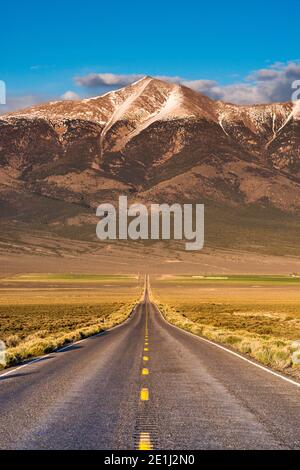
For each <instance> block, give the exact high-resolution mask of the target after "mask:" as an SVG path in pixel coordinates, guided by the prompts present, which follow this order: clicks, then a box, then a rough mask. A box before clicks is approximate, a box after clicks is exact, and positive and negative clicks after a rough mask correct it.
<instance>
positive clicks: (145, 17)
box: [0, 0, 300, 108]
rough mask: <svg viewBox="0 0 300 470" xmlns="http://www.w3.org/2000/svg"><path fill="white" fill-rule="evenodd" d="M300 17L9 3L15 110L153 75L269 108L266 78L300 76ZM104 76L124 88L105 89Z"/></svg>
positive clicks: (178, 5) (252, 10)
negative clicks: (94, 76) (89, 78)
mask: <svg viewBox="0 0 300 470" xmlns="http://www.w3.org/2000/svg"><path fill="white" fill-rule="evenodd" d="M42 5H43V6H42ZM299 17H300V3H299V2H296V1H295V0H294V1H290V0H287V1H285V2H283V1H281V2H278V1H268V0H267V1H264V2H263V1H262V0H260V1H257V0H251V1H249V2H241V1H229V2H228V1H227V2H224V1H223V2H219V1H215V2H213V1H207V0H206V1H205V2H202V1H196V0H185V1H181V2H179V1H177V0H173V1H170V0H165V1H163V0H161V1H160V2H159V1H157V0H151V2H147V3H146V2H142V1H139V2H137V1H126V2H124V1H122V2H121V1H118V0H115V1H114V2H108V1H105V2H103V1H101V0H100V1H99V0H98V1H93V0H85V1H84V2H77V3H75V2H74V3H73V2H71V1H62V0H61V1H57V0H52V1H51V2H44V3H43V4H42V3H41V2H38V1H22V2H21V1H17V2H16V1H15V2H5V3H4V4H2V5H1V30H0V39H1V49H0V50H1V56H0V80H4V81H5V82H6V85H7V93H8V101H9V103H10V104H9V106H10V107H11V108H13V107H17V106H18V105H19V106H20V105H21V104H22V105H23V104H24V105H25V104H27V101H28V104H30V101H32V102H36V101H40V100H48V99H53V98H55V99H56V98H59V97H61V96H63V95H64V94H65V93H66V92H72V93H73V94H74V96H76V95H77V96H79V97H85V96H93V95H97V94H101V93H103V92H105V91H107V90H109V89H113V88H115V87H119V86H120V85H123V83H124V80H125V83H126V82H127V81H130V80H131V78H130V77H133V78H134V76H136V75H137V76H139V75H146V74H147V75H152V76H163V77H171V78H170V79H171V80H173V81H183V82H185V83H186V84H189V83H191V84H193V85H192V86H193V87H194V88H195V89H198V90H199V91H202V92H207V94H210V95H211V96H212V97H220V98H224V99H226V98H229V99H232V100H233V101H239V100H240V101H243V97H242V98H238V95H236V94H234V93H236V92H234V90H235V89H233V88H232V87H236V86H238V85H239V86H240V87H241V86H242V87H241V88H239V89H238V91H239V96H241V94H243V93H244V91H243V90H245V97H244V101H247V100H248V101H249V102H251V101H262V100H264V98H265V99H266V100H268V101H272V100H276V99H277V95H278V92H276V93H277V95H276V93H273V92H272V93H273V95H272V93H270V91H268V92H266V91H257V90H256V88H257V86H258V85H259V86H260V83H258V82H262V81H264V82H266V81H267V80H268V81H270V80H271V74H270V77H267V73H265V75H264V77H263V79H262V80H261V79H260V78H259V74H260V71H261V70H263V71H264V70H271V71H274V74H273V75H274V77H273V78H272V80H273V79H274V80H275V79H277V80H278V77H279V76H280V77H281V78H280V80H281V85H282V80H283V79H284V80H287V76H288V77H290V76H291V77H292V78H295V79H296V78H298V70H297V67H299V78H300V65H299V59H300V51H299V33H298V31H299ZM274 64H275V65H274ZM291 66H292V67H293V73H292V74H291V73H290V72H286V70H288V69H287V68H288V67H290V69H289V70H291ZM107 73H110V74H112V76H116V77H117V78H116V79H115V80H112V79H109V80H106V79H105V76H104V79H102V78H103V77H102V74H107ZM276 73H277V78H276V77H275V75H276ZM90 74H100V79H99V80H98V82H97V81H96V83H97V86H91V84H90V83H89V81H85V82H84V81H83V82H82V80H80V77H86V76H90ZM126 76H128V80H126V78H125V77H126ZM75 77H79V80H78V79H77V80H75ZM101 77H102V78H101ZM118 77H119V79H118ZM266 77H267V79H266ZM272 80H271V81H272ZM203 81H209V82H208V84H205V83H206V82H203ZM111 82H114V85H111ZM213 82H214V84H215V85H214V86H213V85H212V83H213ZM82 83H85V85H84V86H83V84H82ZM93 83H95V80H94V81H93ZM197 83H199V86H198V85H197ZM209 84H210V85H209ZM206 85H207V86H208V88H209V90H208V91H207V90H206V88H205V87H206ZM265 85H266V83H265V84H264V86H265ZM243 86H244V88H243ZM268 86H269V84H268ZM285 86H286V84H285ZM224 87H225V88H224ZM226 87H229V88H226ZM245 87H246V88H245ZM251 87H252V88H253V87H254V88H255V87H256V88H255V89H254V92H252V91H250V88H251ZM213 88H214V89H213ZM277 88H278V87H277ZM281 88H282V87H281ZM212 89H213V90H212ZM211 90H212V91H211ZM223 90H225V91H223ZM260 90H261V89H260ZM222 93H223V95H224V96H223V95H222ZM268 93H269V95H268ZM285 94H286V92H285ZM265 95H266V96H265ZM71 96H72V94H71ZM236 96H237V98H236ZM278 96H280V95H278ZM283 98H285V96H283ZM22 100H23V101H22Z"/></svg>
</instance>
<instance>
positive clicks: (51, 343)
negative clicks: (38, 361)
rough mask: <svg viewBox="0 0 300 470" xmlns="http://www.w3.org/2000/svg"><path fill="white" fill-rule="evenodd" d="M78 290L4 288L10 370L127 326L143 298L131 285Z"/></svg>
mask: <svg viewBox="0 0 300 470" xmlns="http://www.w3.org/2000/svg"><path fill="white" fill-rule="evenodd" d="M109 282H110V284H109V285H108V284H105V285H103V286H99V287H97V288H95V287H94V286H93V285H91V286H85V287H80V286H77V287H76V288H75V289H74V288H73V287H72V286H70V285H66V286H65V287H64V286H60V287H59V288H56V287H53V286H51V285H50V284H49V285H48V286H47V285H44V286H43V287H35V286H32V285H31V286H30V287H20V288H18V287H15V286H13V287H10V288H8V287H7V286H6V285H5V286H3V285H2V286H1V284H0V289H1V301H0V339H1V340H2V341H4V343H5V344H6V347H7V354H6V358H7V367H8V366H11V365H14V364H17V363H19V362H21V361H24V360H26V359H29V358H33V357H37V356H40V355H43V354H46V353H49V352H51V351H54V350H56V349H58V348H60V347H63V346H65V345H67V344H70V343H72V342H74V341H77V340H80V339H82V338H85V337H87V336H91V335H93V334H97V333H99V332H101V331H103V330H106V329H108V328H111V327H113V326H115V325H118V324H120V323H122V322H123V321H124V320H126V318H128V316H129V315H130V313H131V311H132V309H133V307H134V305H135V304H136V302H137V301H138V299H139V297H140V294H141V286H140V285H138V284H137V282H136V280H132V281H131V283H130V284H128V283H126V285H123V284H122V282H121V283H120V284H119V283H118V282H116V280H114V283H113V284H111V280H109Z"/></svg>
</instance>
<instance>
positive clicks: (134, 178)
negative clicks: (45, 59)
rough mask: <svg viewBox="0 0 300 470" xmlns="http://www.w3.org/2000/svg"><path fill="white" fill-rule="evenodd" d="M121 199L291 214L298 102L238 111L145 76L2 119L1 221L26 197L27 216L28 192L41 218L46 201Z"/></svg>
mask: <svg viewBox="0 0 300 470" xmlns="http://www.w3.org/2000/svg"><path fill="white" fill-rule="evenodd" d="M120 193H121V194H128V195H129V196H131V197H132V198H133V199H140V200H145V201H148V202H156V201H168V202H172V201H173V202H175V201H178V202H189V201H195V202H202V201H212V202H213V203H217V204H224V205H226V206H229V207H245V206H252V205H254V206H258V207H262V208H264V207H274V208H276V209H279V210H281V211H284V212H286V213H288V212H295V211H298V210H299V209H300V106H299V104H297V103H291V102H290V103H278V104H268V105H257V106H237V105H233V104H228V103H223V102H219V101H213V100H211V99H209V98H208V97H206V96H203V95H201V94H200V93H197V92H195V91H193V90H191V89H189V88H186V87H184V86H179V85H176V84H171V83H167V82H164V81H161V80H157V79H153V78H151V77H145V78H143V79H141V80H139V81H138V82H135V83H134V84H132V85H130V86H128V87H125V88H122V89H120V90H117V91H113V92H110V93H107V94H105V95H103V96H99V97H96V98H91V99H85V100H82V101H57V102H50V103H46V104H42V105H39V106H35V107H33V108H29V109H25V110H21V111H19V112H14V113H10V114H6V115H3V116H0V204H1V207H2V209H1V215H3V214H6V215H7V216H8V215H9V216H10V217H12V218H13V217H14V216H15V214H17V213H18V214H19V212H16V208H19V209H20V207H23V205H24V204H25V202H24V201H25V200H28V201H29V202H28V214H29V213H30V207H31V206H30V204H31V202H30V197H31V196H32V197H36V196H39V197H42V198H43V199H42V200H43V202H41V203H40V204H39V207H40V206H41V207H40V208H39V209H37V210H38V211H42V213H44V209H43V204H45V206H47V201H49V200H50V199H51V200H58V201H62V202H67V203H71V204H79V205H81V206H83V207H87V208H88V207H95V206H97V205H98V204H99V203H101V202H103V201H104V200H112V199H115V198H116V197H117V196H118V194H120ZM32 207H33V206H32ZM19 209H18V210H19Z"/></svg>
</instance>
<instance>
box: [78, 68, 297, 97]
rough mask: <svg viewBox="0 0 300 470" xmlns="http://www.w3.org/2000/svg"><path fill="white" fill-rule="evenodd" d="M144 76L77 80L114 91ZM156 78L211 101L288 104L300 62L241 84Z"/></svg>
mask: <svg viewBox="0 0 300 470" xmlns="http://www.w3.org/2000/svg"><path fill="white" fill-rule="evenodd" d="M142 77H143V75H142V74H127V75H126V74H124V75H118V74H113V73H90V74H88V75H85V76H82V77H75V83H76V84H77V85H79V86H82V87H85V88H89V89H93V88H95V89H96V88H99V87H107V88H108V89H114V88H116V87H123V86H126V85H130V84H131V83H134V82H135V81H137V80H139V79H141V78H142ZM155 78H158V79H161V80H166V81H169V82H171V83H177V84H182V85H185V86H187V87H189V88H192V89H193V90H195V91H199V92H201V93H203V94H205V95H207V96H209V97H210V98H213V99H217V100H222V101H226V102H232V103H236V104H255V103H272V102H282V101H289V100H291V99H292V93H293V88H292V84H293V82H294V81H295V80H299V79H300V61H294V62H288V63H275V64H273V65H271V66H270V67H268V68H264V69H259V70H256V71H254V72H253V73H252V74H250V75H248V76H246V77H245V78H244V79H242V80H241V81H239V82H236V83H232V84H229V85H223V84H221V83H218V82H217V81H214V80H206V79H195V80H188V79H186V78H184V77H179V76H156V77H155Z"/></svg>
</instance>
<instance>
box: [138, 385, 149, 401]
mask: <svg viewBox="0 0 300 470" xmlns="http://www.w3.org/2000/svg"><path fill="white" fill-rule="evenodd" d="M140 396H141V400H142V401H148V400H149V390H148V388H142V390H141V395H140Z"/></svg>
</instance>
